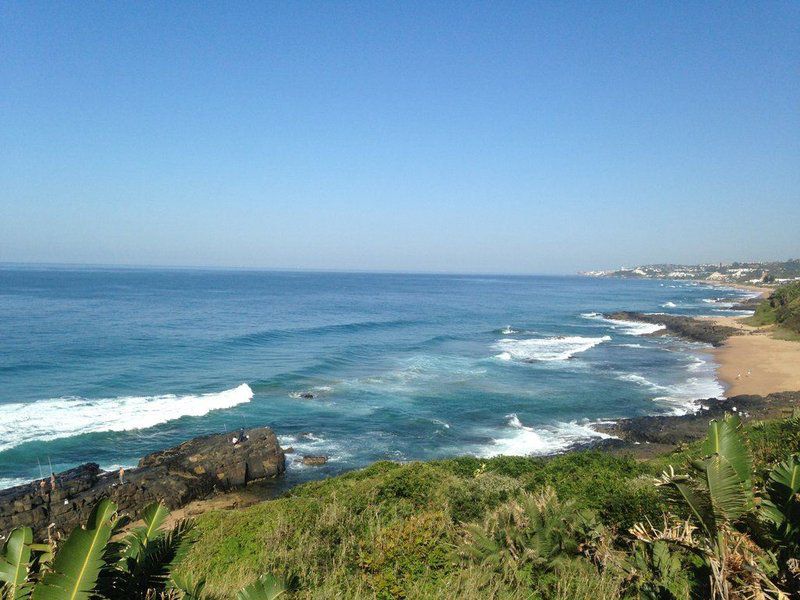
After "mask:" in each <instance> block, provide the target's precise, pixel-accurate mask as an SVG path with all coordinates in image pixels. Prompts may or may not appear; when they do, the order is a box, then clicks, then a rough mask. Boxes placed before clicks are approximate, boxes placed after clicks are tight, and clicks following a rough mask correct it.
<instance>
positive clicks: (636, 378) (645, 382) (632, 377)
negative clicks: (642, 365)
mask: <svg viewBox="0 0 800 600" xmlns="http://www.w3.org/2000/svg"><path fill="white" fill-rule="evenodd" d="M617 379H619V380H620V381H630V382H632V383H635V384H637V385H640V386H642V387H646V388H650V389H652V390H664V389H666V388H665V387H664V386H662V385H659V384H657V383H655V382H653V381H650V380H649V379H647V378H646V377H644V376H643V375H639V374H638V373H625V374H623V375H617Z"/></svg>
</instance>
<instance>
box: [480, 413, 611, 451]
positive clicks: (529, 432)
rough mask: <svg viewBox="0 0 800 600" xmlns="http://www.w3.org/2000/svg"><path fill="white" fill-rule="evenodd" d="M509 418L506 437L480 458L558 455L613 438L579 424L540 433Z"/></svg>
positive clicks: (569, 424) (499, 438)
mask: <svg viewBox="0 0 800 600" xmlns="http://www.w3.org/2000/svg"><path fill="white" fill-rule="evenodd" d="M506 418H507V419H508V421H507V423H506V427H505V428H504V430H503V434H504V435H502V436H500V437H497V438H495V439H493V440H492V443H491V444H490V445H489V446H487V447H485V448H483V449H482V451H481V452H480V456H485V457H487V458H488V457H491V456H499V455H508V456H529V455H542V454H555V453H558V452H562V451H564V450H566V449H568V448H570V447H573V446H574V445H575V444H578V443H581V442H587V441H589V440H591V439H604V438H608V437H611V436H609V435H608V434H605V433H600V432H598V431H594V430H593V429H591V428H590V427H589V426H588V425H580V424H578V423H576V422H571V423H557V424H555V425H552V426H544V427H542V428H540V429H539V430H538V431H537V430H534V429H533V427H528V426H527V425H524V424H523V423H522V422H521V421H520V420H519V417H518V416H517V415H516V413H511V414H510V415H506Z"/></svg>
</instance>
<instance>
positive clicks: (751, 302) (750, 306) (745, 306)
mask: <svg viewBox="0 0 800 600" xmlns="http://www.w3.org/2000/svg"><path fill="white" fill-rule="evenodd" d="M763 300H764V299H763V298H761V297H760V296H759V297H757V298H746V299H745V300H742V301H740V302H738V303H736V304H734V305H733V306H731V310H755V309H756V308H758V305H759V304H761V302H762V301H763Z"/></svg>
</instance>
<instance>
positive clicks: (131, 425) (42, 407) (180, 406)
mask: <svg viewBox="0 0 800 600" xmlns="http://www.w3.org/2000/svg"><path fill="white" fill-rule="evenodd" d="M252 398H253V390H252V389H250V386H249V385H247V384H246V383H243V384H241V385H240V386H238V387H235V388H232V389H229V390H225V391H222V392H215V393H210V394H192V395H186V396H176V395H175V394H165V395H163V396H123V397H119V398H98V399H86V398H74V397H70V398H54V399H51V400H39V401H37V402H31V403H29V404H20V403H14V404H4V405H2V409H1V410H0V417H2V418H0V452H3V451H5V450H8V449H9V448H13V447H15V446H19V445H20V444H24V443H26V442H33V441H37V440H54V439H58V438H67V437H72V436H75V435H81V434H84V433H95V432H100V431H128V430H131V429H146V428H148V427H153V426H154V425H158V424H160V423H166V422H167V421H173V420H175V419H179V418H181V417H200V416H203V415H205V414H207V413H209V412H210V411H212V410H220V409H223V408H231V407H233V406H236V405H238V404H244V403H245V402H249V401H250V400H251V399H252Z"/></svg>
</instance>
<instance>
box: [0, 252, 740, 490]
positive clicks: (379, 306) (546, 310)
mask: <svg viewBox="0 0 800 600" xmlns="http://www.w3.org/2000/svg"><path fill="white" fill-rule="evenodd" d="M741 296H742V293H741V292H737V291H735V290H729V289H722V288H712V287H709V286H706V285H698V284H693V283H687V282H672V281H665V282H659V281H645V280H615V279H594V278H584V277H506V276H455V275H451V276H444V275H395V274H343V273H289V272H251V271H196V270H144V269H143V270H134V269H120V270H111V269H88V268H87V269H59V268H12V267H5V268H0V486H7V485H11V484H13V483H16V482H20V481H23V480H27V479H31V478H34V477H38V476H39V465H40V464H41V465H43V468H44V470H45V471H48V470H49V464H52V465H53V468H54V469H55V470H61V469H64V468H68V467H71V466H74V465H76V464H79V463H81V462H86V461H89V460H93V461H96V462H98V463H100V465H101V466H102V467H105V468H113V467H116V466H118V465H125V466H130V465H134V464H135V463H136V462H137V460H138V459H139V458H140V457H141V456H142V455H144V454H145V453H147V452H150V451H153V450H156V449H159V448H164V447H166V446H169V445H173V444H176V443H178V442H180V441H183V440H185V439H187V438H188V437H191V436H195V435H199V434H202V433H208V432H217V431H222V430H225V429H227V430H229V431H230V430H235V429H238V428H240V427H243V426H245V427H246V426H255V425H269V426H271V427H273V428H274V429H275V431H276V432H277V433H278V435H279V436H280V438H281V440H282V442H283V444H284V445H291V446H294V447H295V449H297V451H298V455H302V454H326V455H329V456H330V458H331V460H330V462H329V463H328V465H326V466H325V467H321V468H316V467H302V466H300V465H297V464H295V462H294V461H291V462H290V465H289V473H288V478H289V480H290V481H294V480H302V479H304V478H307V477H315V476H320V475H325V474H331V473H335V472H339V471H341V470H343V469H348V468H352V467H356V466H360V465H364V464H366V463H369V462H371V461H374V460H378V459H387V458H388V459H397V460H408V459H426V458H434V457H441V456H450V455H454V454H474V455H480V456H490V455H494V454H500V453H506V454H512V453H513V454H545V453H553V452H559V451H563V450H564V449H567V448H569V447H572V446H574V445H575V444H579V443H582V442H585V441H587V440H591V439H592V438H595V437H597V436H598V434H596V433H595V432H594V431H593V430H592V429H591V425H592V423H593V422H596V421H598V420H605V419H614V418H617V417H624V416H632V415H643V414H656V413H658V414H668V413H680V412H686V411H689V410H692V407H693V400H695V399H698V398H705V397H709V396H714V395H721V394H723V390H722V389H721V388H720V386H719V384H718V383H717V381H716V379H715V377H714V368H713V364H712V362H711V359H710V357H709V356H708V355H707V353H706V352H705V351H704V348H703V347H702V346H701V345H697V344H690V343H686V342H682V341H679V340H676V339H671V338H667V337H659V338H652V337H646V336H643V335H641V334H642V333H644V332H646V329H647V328H646V326H645V327H644V328H642V327H641V326H637V325H635V324H630V323H613V322H608V321H605V320H603V319H602V318H600V317H599V316H598V315H597V314H595V313H602V312H604V311H612V310H618V309H629V310H639V311H648V312H670V313H673V314H688V315H698V314H725V312H726V311H728V308H729V306H730V304H726V302H730V301H733V300H735V299H738V298H740V297H741ZM304 394H306V395H308V394H311V395H313V398H304V397H303V395H304Z"/></svg>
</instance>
